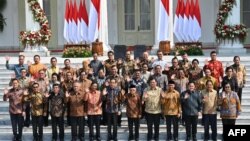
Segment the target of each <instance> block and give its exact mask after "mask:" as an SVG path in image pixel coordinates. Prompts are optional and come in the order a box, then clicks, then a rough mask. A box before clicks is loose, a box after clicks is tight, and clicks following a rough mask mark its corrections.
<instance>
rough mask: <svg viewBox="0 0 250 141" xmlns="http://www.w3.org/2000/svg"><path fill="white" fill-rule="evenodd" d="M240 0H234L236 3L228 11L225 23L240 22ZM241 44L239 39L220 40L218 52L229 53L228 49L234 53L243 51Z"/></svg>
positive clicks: (233, 23)
mask: <svg viewBox="0 0 250 141" xmlns="http://www.w3.org/2000/svg"><path fill="white" fill-rule="evenodd" d="M240 4H241V3H240V0H236V5H234V7H233V9H232V11H231V13H229V16H228V18H227V20H226V23H225V24H227V25H235V24H240V17H241V15H240ZM243 47H244V46H243V44H242V43H241V42H239V40H234V41H233V42H232V41H231V40H225V41H222V42H221V43H220V45H219V50H218V51H219V53H221V54H222V53H223V54H224V53H229V52H228V51H230V53H231V52H235V53H245V52H246V50H245V49H244V48H243Z"/></svg>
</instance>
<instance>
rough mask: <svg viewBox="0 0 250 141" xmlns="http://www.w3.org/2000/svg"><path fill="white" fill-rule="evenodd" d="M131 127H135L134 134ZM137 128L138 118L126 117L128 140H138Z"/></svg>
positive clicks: (138, 124)
mask: <svg viewBox="0 0 250 141" xmlns="http://www.w3.org/2000/svg"><path fill="white" fill-rule="evenodd" d="M133 126H135V134H134V132H133ZM139 126H140V118H129V117H128V129H129V139H133V138H135V139H139Z"/></svg>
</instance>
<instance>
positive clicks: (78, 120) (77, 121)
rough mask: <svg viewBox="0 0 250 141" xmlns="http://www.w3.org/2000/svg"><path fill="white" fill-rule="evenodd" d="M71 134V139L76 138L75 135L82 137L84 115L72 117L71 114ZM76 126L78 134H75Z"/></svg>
mask: <svg viewBox="0 0 250 141" xmlns="http://www.w3.org/2000/svg"><path fill="white" fill-rule="evenodd" d="M70 118H71V121H70V122H71V135H72V140H77V137H78V138H79V139H83V138H84V133H85V130H84V127H85V117H84V116H80V117H73V116H71V117H70ZM77 126H78V134H77Z"/></svg>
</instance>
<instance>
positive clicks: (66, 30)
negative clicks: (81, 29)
mask: <svg viewBox="0 0 250 141" xmlns="http://www.w3.org/2000/svg"><path fill="white" fill-rule="evenodd" d="M63 37H64V39H65V40H66V41H67V43H69V42H70V40H69V1H68V0H66V6H65V14H64V28H63Z"/></svg>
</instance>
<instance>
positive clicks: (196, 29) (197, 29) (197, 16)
mask: <svg viewBox="0 0 250 141" xmlns="http://www.w3.org/2000/svg"><path fill="white" fill-rule="evenodd" d="M193 35H194V41H198V40H199V39H200V37H201V12H200V4H199V0H196V3H195V10H194V25H193Z"/></svg>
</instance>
